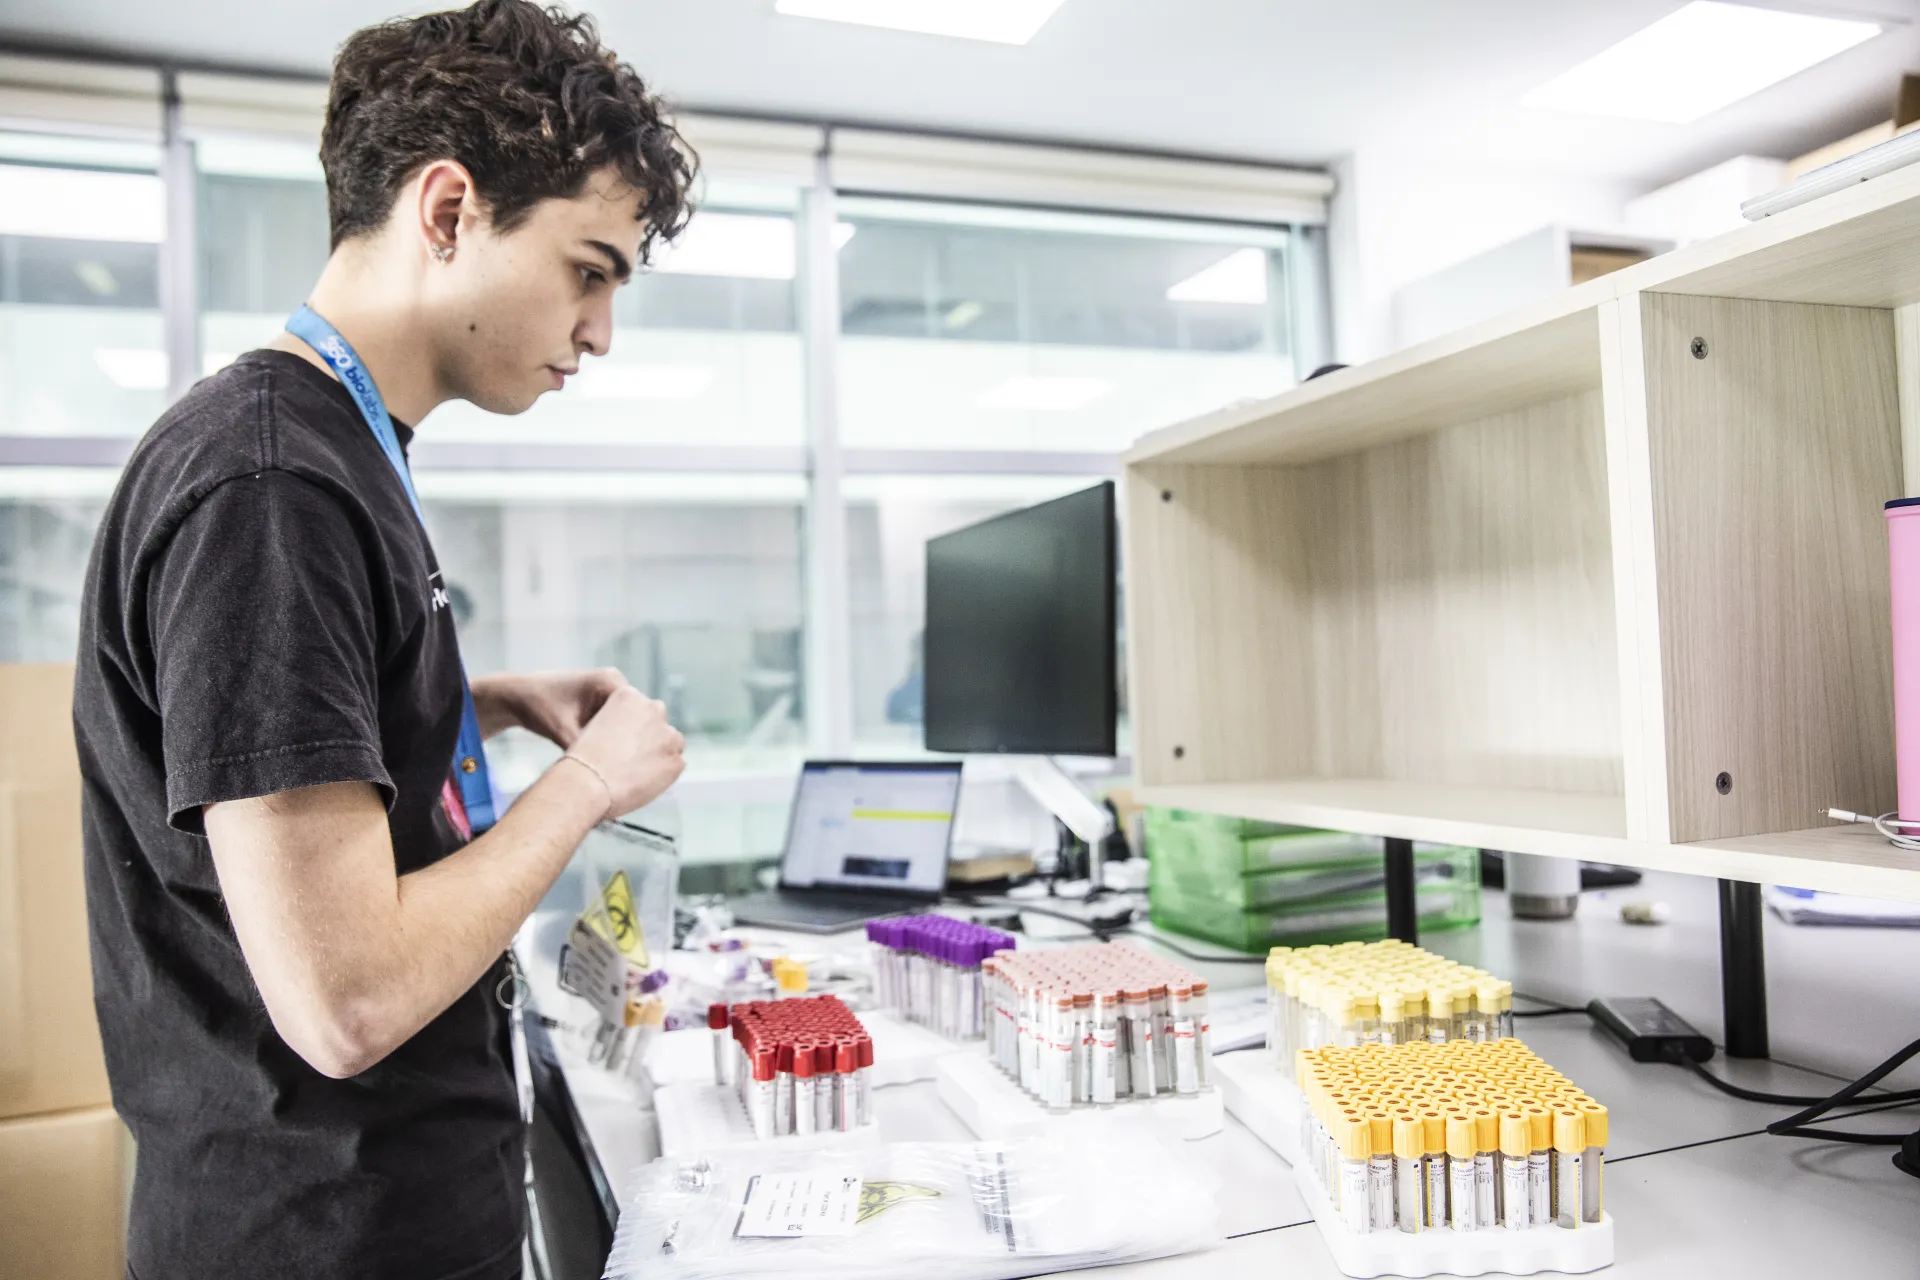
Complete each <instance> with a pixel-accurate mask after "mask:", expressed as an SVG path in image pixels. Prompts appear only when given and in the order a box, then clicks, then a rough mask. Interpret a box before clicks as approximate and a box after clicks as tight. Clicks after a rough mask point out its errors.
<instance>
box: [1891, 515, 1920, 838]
mask: <svg viewBox="0 0 1920 1280" xmlns="http://www.w3.org/2000/svg"><path fill="white" fill-rule="evenodd" d="M1887 547H1888V553H1889V559H1890V563H1891V567H1892V570H1893V737H1894V763H1895V767H1896V768H1897V769H1898V771H1899V778H1900V816H1901V817H1902V818H1903V819H1906V820H1909V821H1912V820H1915V819H1920V498H1899V499H1896V500H1894V501H1892V502H1889V503H1888V504H1887Z"/></svg>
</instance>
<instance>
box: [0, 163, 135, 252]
mask: <svg viewBox="0 0 1920 1280" xmlns="http://www.w3.org/2000/svg"><path fill="white" fill-rule="evenodd" d="M166 232H167V214H166V203H165V194H164V192H163V191H162V190H161V187H160V179H158V178H156V177H154V176H153V175H151V174H145V173H105V172H100V171H97V170H89V169H52V168H41V167H39V166H37V165H15V164H0V235H9V236H49V237H52V238H55V239H60V240H120V241H131V242H135V243H139V244H159V243H160V241H161V240H162V239H164V238H165V236H166Z"/></svg>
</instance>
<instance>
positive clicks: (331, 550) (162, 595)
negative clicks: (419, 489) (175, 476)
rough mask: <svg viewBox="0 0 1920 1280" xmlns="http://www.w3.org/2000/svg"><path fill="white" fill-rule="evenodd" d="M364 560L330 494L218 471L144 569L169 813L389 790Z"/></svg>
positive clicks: (291, 480)
mask: <svg viewBox="0 0 1920 1280" xmlns="http://www.w3.org/2000/svg"><path fill="white" fill-rule="evenodd" d="M373 581H374V574H373V569H372V563H371V561H370V558H369V553H368V551H367V548H366V545H365V542H364V540H363V538H362V536H361V534H360V532H359V530H358V529H357V528H356V527H355V524H354V522H353V520H352V519H351V518H350V517H349V515H348V514H347V511H346V509H345V507H344V506H343V505H342V503H341V502H340V500H339V499H338V498H336V497H335V496H333V495H332V494H329V493H328V492H327V491H325V490H324V489H322V488H321V487H319V486H318V485H315V484H313V483H311V482H309V481H306V480H303V479H301V478H300V477H298V476H296V475H293V474H291V473H288V472H285V471H275V470H265V471H260V472H257V473H254V474H252V475H248V476H241V477H238V478H236V479H233V480H229V481H226V482H225V483H223V484H221V485H219V486H217V487H215V488H214V489H213V491H212V492H211V493H209V494H207V496H206V497H205V498H203V499H202V500H201V501H200V503H199V505H198V506H196V507H195V508H194V509H193V511H192V512H190V513H189V514H188V515H187V517H186V519H185V520H184V521H182V523H181V524H180V526H179V528H178V529H177V530H176V531H175V533H174V535H173V537H172V538H171V539H170V540H169V541H168V543H167V545H166V547H165V548H164V549H163V550H162V551H161V552H160V554H159V556H158V558H157V560H156V562H155V563H154V565H153V567H152V570H151V572H150V574H149V576H148V586H147V602H148V620H149V626H150V628H151V635H152V639H153V649H154V683H155V689H156V692H157V695H158V699H159V705H160V723H161V750H162V755H163V758H164V760H165V765H166V784H167V815H168V821H169V822H170V823H171V824H172V825H173V826H174V827H175V828H176V829H178V830H181V831H185V832H189V833H192V834H195V835H199V834H203V830H204V829H203V827H202V823H201V807H202V806H204V805H208V804H213V803H216V802H218V801H222V800H240V799H245V798H248V797H252V796H265V795H273V794H275V793H276V792H281V791H291V790H294V789H296V788H299V787H311V786H318V785H320V784H322V783H329V782H371V783H373V784H374V785H375V786H377V787H378V788H379V789H380V792H381V798H382V799H383V801H384V802H385V803H386V804H387V805H388V806H389V807H391V806H392V804H393V796H394V786H393V779H392V778H391V777H390V776H389V775H388V773H387V768H386V765H385V763H384V762H383V760H382V756H381V749H380V715H379V691H378V684H377V674H378V669H379V666H378V638H377V628H376V623H375V604H374V598H373V586H372V584H373Z"/></svg>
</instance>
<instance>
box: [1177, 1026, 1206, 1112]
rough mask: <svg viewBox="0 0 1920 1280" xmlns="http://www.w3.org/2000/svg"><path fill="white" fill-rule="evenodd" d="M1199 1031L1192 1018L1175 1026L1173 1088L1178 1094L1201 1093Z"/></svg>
mask: <svg viewBox="0 0 1920 1280" xmlns="http://www.w3.org/2000/svg"><path fill="white" fill-rule="evenodd" d="M1198 1036H1199V1030H1198V1028H1196V1027H1195V1026H1194V1025H1193V1019H1192V1018H1181V1019H1179V1020H1178V1021H1176V1022H1175V1023H1174V1024H1173V1087H1174V1090H1175V1092H1177V1093H1185V1094H1195V1093H1198V1092H1200V1058H1199V1043H1198Z"/></svg>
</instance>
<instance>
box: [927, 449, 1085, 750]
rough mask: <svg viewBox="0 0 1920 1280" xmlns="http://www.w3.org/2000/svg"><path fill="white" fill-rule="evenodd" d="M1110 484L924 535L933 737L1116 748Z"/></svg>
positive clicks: (948, 743) (950, 744) (975, 744)
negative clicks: (926, 537)
mask: <svg viewBox="0 0 1920 1280" xmlns="http://www.w3.org/2000/svg"><path fill="white" fill-rule="evenodd" d="M1113 508H1114V490H1113V482H1112V481H1104V482H1102V483H1100V484H1098V485H1095V486H1094V487H1093V488H1091V489H1086V490H1082V491H1081V492H1079V493H1073V494H1069V495H1067V496H1066V497H1064V498H1056V499H1055V500H1054V501H1052V502H1043V503H1041V504H1040V505H1039V506H1037V507H1029V508H1027V509H1026V510H1024V511H1015V512H1012V513H1010V514H1008V515H1003V516H996V517H995V518H993V519H991V520H985V521H982V522H981V523H979V524H976V525H971V526H969V527H967V528H965V529H960V530H957V531H955V532H953V533H949V534H946V535H944V536H942V537H938V538H933V539H930V540H929V541H928V543H927V627H926V639H925V663H926V668H925V669H926V715H925V723H926V744H927V746H928V748H929V749H931V750H934V751H956V752H1005V753H1009V754H1015V755H1077V756H1111V755H1113V754H1114V721H1115V719H1116V717H1117V715H1118V711H1119V706H1118V704H1119V681H1118V678H1117V675H1118V670H1117V668H1118V659H1117V656H1116V653H1115V617H1114V611H1115V607H1116V606H1115V600H1114V596H1115V582H1114V575H1115V568H1116V550H1115V546H1114V542H1115V525H1114V509H1113Z"/></svg>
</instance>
